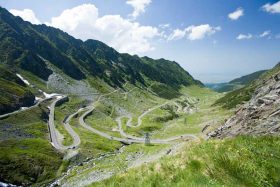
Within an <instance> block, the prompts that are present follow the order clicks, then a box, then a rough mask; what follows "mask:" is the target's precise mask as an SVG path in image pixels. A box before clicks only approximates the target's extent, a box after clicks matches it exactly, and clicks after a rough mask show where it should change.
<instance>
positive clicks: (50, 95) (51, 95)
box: [43, 92, 61, 98]
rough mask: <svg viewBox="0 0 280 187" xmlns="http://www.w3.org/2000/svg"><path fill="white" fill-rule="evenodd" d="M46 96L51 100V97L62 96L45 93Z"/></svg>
mask: <svg viewBox="0 0 280 187" xmlns="http://www.w3.org/2000/svg"><path fill="white" fill-rule="evenodd" d="M43 94H44V96H45V97H46V98H51V97H55V96H61V95H60V94H57V93H52V94H48V93H46V92H43Z"/></svg>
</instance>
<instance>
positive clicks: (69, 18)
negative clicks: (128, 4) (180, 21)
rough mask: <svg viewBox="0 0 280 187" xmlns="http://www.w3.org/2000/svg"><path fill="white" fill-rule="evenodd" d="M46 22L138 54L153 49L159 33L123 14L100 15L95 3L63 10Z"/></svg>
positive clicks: (86, 37)
mask: <svg viewBox="0 0 280 187" xmlns="http://www.w3.org/2000/svg"><path fill="white" fill-rule="evenodd" d="M47 25H50V26H53V27H57V28H60V29H61V30H63V31H65V32H68V33H69V34H70V35H72V36H74V37H77V38H80V39H82V40H87V39H97V40H100V41H102V42H105V43H106V44H108V45H110V46H112V47H114V48H116V49H117V50H118V51H120V52H126V53H131V54H139V53H143V52H147V51H151V50H153V49H154V47H153V46H152V45H151V40H152V39H154V38H156V37H158V36H160V34H159V31H158V29H157V28H156V27H151V26H142V25H140V24H139V23H137V22H134V21H131V20H128V19H124V18H122V17H121V16H120V15H105V16H102V17H99V14H98V9H97V8H96V7H95V6H94V5H93V4H83V5H80V6H77V7H74V8H72V9H67V10H64V11H63V12H62V13H61V14H60V15H59V16H57V17H53V18H52V19H51V22H50V23H47Z"/></svg>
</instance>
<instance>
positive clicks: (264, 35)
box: [259, 30, 270, 38]
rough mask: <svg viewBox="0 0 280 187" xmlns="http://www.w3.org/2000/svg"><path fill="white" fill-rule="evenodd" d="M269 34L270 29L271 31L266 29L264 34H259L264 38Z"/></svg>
mask: <svg viewBox="0 0 280 187" xmlns="http://www.w3.org/2000/svg"><path fill="white" fill-rule="evenodd" d="M268 35H270V31H269V30H267V31H264V32H263V33H262V34H260V35H259V37H260V38H263V37H266V36H268Z"/></svg>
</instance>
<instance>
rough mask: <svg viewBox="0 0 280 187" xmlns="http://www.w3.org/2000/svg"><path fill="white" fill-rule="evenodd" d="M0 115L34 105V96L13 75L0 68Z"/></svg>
mask: <svg viewBox="0 0 280 187" xmlns="http://www.w3.org/2000/svg"><path fill="white" fill-rule="evenodd" d="M0 85H1V87H0V92H1V94H0V114H4V113H8V112H12V111H14V110H17V109H19V108H20V107H22V106H30V105H32V104H33V103H34V99H35V96H34V95H33V94H32V93H31V92H30V91H29V89H28V88H27V87H26V86H25V84H24V83H23V82H22V81H21V79H20V78H18V77H17V76H16V75H15V74H14V73H12V72H10V71H8V70H7V69H6V68H4V67H2V66H0Z"/></svg>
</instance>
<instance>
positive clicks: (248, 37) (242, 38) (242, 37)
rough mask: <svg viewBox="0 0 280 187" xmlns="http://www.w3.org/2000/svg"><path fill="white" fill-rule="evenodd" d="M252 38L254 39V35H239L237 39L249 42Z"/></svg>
mask: <svg viewBox="0 0 280 187" xmlns="http://www.w3.org/2000/svg"><path fill="white" fill-rule="evenodd" d="M251 38H253V35H252V34H239V35H238V36H237V37H236V39H237V40H245V39H247V40H249V39H251Z"/></svg>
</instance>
